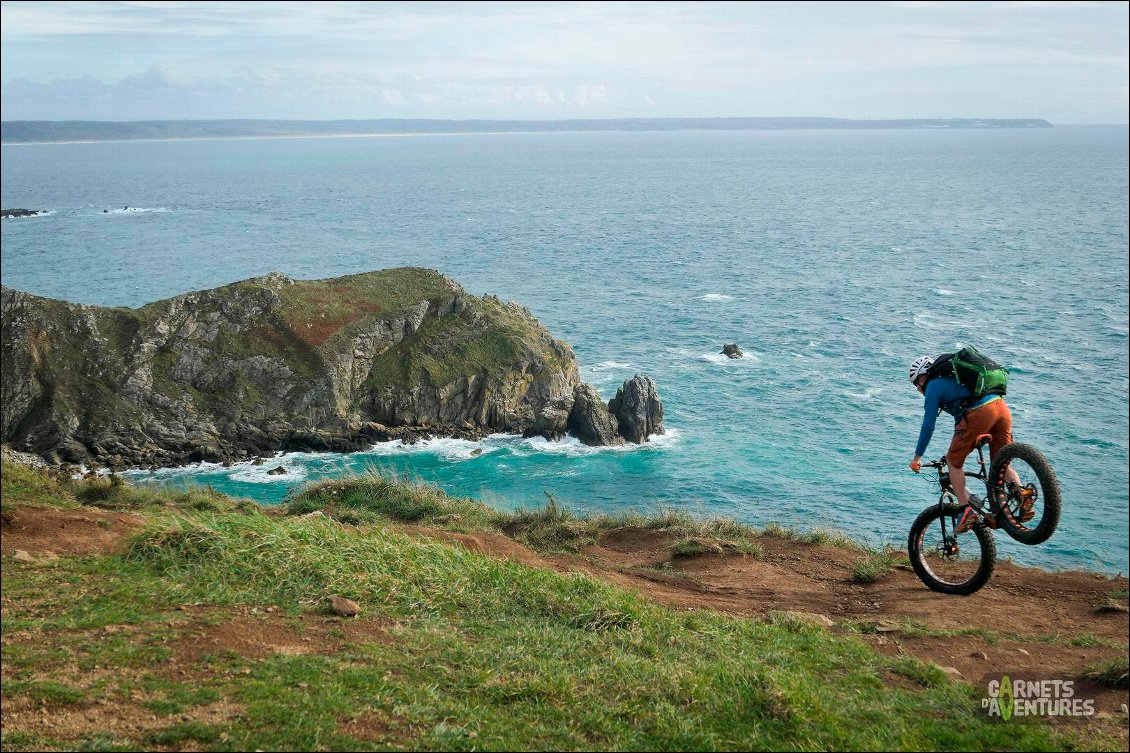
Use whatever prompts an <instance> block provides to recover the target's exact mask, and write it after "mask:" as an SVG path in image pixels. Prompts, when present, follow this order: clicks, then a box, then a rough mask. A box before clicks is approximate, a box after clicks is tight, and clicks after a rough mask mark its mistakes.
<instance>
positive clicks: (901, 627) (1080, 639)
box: [841, 618, 1126, 649]
mask: <svg viewBox="0 0 1130 753" xmlns="http://www.w3.org/2000/svg"><path fill="white" fill-rule="evenodd" d="M841 625H842V627H844V628H845V629H847V630H850V631H852V632H856V633H861V634H874V633H878V632H881V631H880V630H879V624H878V623H876V622H874V621H871V620H846V621H844V622H843V623H841ZM893 626H894V628H895V632H898V633H899V634H901V635H905V636H906V637H908V638H959V637H974V638H980V639H981V640H983V641H985V642H986V643H988V644H989V645H990V646H996V645H998V644H999V643H1001V642H1002V641H1024V642H1029V643H1046V644H1049V645H1055V646H1074V647H1077V648H1094V647H1099V646H1102V647H1105V648H1116V649H1125V648H1126V644H1125V643H1119V642H1117V641H1113V640H1110V639H1108V638H1102V637H1099V636H1097V635H1092V634H1090V633H1079V634H1075V635H1061V634H1058V633H1047V634H1043V635H1023V636H1022V635H1019V634H1017V633H1007V632H1001V631H997V630H988V629H986V628H956V629H939V628H931V627H928V626H927V625H925V624H923V623H922V622H919V621H918V620H914V619H910V618H905V619H902V620H899V621H897V622H895V623H894V624H893Z"/></svg>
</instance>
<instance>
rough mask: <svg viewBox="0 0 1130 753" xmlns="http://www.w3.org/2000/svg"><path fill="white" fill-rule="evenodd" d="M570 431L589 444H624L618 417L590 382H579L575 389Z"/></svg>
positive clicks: (570, 415)
mask: <svg viewBox="0 0 1130 753" xmlns="http://www.w3.org/2000/svg"><path fill="white" fill-rule="evenodd" d="M569 433H570V434H572V435H573V436H575V437H576V438H577V439H579V440H581V441H582V442H584V443H585V444H587V445H592V446H604V445H618V444H624V439H623V437H621V436H620V433H619V426H618V424H617V422H616V417H615V416H613V415H612V414H611V413H609V411H608V407H607V406H606V405H605V404H604V401H603V400H601V399H600V394H599V393H598V392H597V391H596V388H595V387H593V386H592V385H589V384H579V385H577V387H576V388H575V389H574V390H573V409H572V411H570V413H569Z"/></svg>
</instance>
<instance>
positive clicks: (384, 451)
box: [365, 434, 508, 462]
mask: <svg viewBox="0 0 1130 753" xmlns="http://www.w3.org/2000/svg"><path fill="white" fill-rule="evenodd" d="M503 436H508V435H505V434H492V435H491V436H490V437H487V438H486V439H483V440H482V441H479V442H474V441H471V440H469V439H456V438H453V437H438V438H433V439H421V440H420V441H418V442H416V443H415V444H405V443H404V442H403V441H401V440H399V439H394V440H392V441H391V442H378V443H377V444H375V445H373V446H372V447H370V448H369V449H368V450H365V454H368V455H378V456H381V457H389V456H395V455H425V454H426V455H438V456H440V457H441V458H443V459H444V460H449V461H452V462H458V461H461V460H471V459H472V458H475V457H479V456H482V455H489V454H490V453H492V452H495V451H497V450H498V449H499V447H498V445H497V443H494V442H492V441H491V440H492V439H493V438H495V437H503ZM476 450H477V451H478V452H476Z"/></svg>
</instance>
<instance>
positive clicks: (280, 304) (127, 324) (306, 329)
mask: <svg viewBox="0 0 1130 753" xmlns="http://www.w3.org/2000/svg"><path fill="white" fill-rule="evenodd" d="M0 309H2V330H3V347H2V366H3V384H2V391H0V399H2V427H0V428H2V431H3V441H4V442H5V443H8V444H10V445H11V447H13V448H14V449H16V450H20V451H23V452H30V453H34V454H36V455H39V456H41V457H42V458H44V459H45V460H47V461H48V462H51V463H85V464H87V465H104V466H109V467H129V466H143V467H145V466H164V465H176V464H182V463H186V462H192V461H199V460H210V461H216V462H224V461H237V460H243V459H249V458H251V457H255V456H258V455H263V454H266V453H269V452H274V451H279V450H315V451H336V452H349V451H354V450H360V449H364V448H366V447H368V446H369V445H371V444H372V443H374V442H377V441H385V440H392V439H402V440H404V441H408V442H412V441H415V440H416V439H418V438H421V437H427V436H455V437H462V438H468V439H475V438H480V437H482V436H485V435H487V434H491V433H496V432H512V433H520V434H523V435H526V436H544V437H547V438H551V439H556V438H560V437H562V436H563V435H565V434H566V433H570V434H573V435H575V436H577V437H579V438H580V439H581V441H583V442H585V443H587V444H593V445H604V444H619V443H622V442H625V441H629V442H645V441H647V437H648V436H649V435H650V434H656V433H662V431H663V426H662V416H663V408H662V404H661V403H660V402H659V397H658V394H657V392H656V388H655V384H654V382H652V380H651V379H649V378H647V377H642V376H637V377H635V378H634V379H630V380H628V381H627V382H625V383H624V386H623V387H622V388H621V389H620V391H619V393H618V394H617V396H616V397H614V398H613V399H612V400H611V401H609V403H608V404H606V403H604V402H603V401H602V400H601V399H600V397H599V395H598V394H597V393H596V390H595V389H594V388H592V387H591V386H589V385H587V384H584V383H583V382H581V379H580V371H579V369H578V366H577V361H576V358H575V356H574V355H573V351H572V349H571V348H570V347H569V346H568V345H567V344H566V343H564V342H562V341H560V340H557V339H554V338H553V336H552V335H551V334H550V333H549V331H548V330H547V329H546V328H545V327H544V326H543V325H542V324H541V323H540V322H538V321H537V319H535V318H534V317H533V315H532V314H531V313H530V312H529V311H528V310H527V309H525V308H523V307H521V306H519V305H517V304H515V303H506V302H503V301H501V300H499V299H497V298H495V297H492V296H483V297H479V296H474V295H469V294H468V293H466V292H465V291H464V290H463V289H462V288H461V287H460V286H459V285H458V284H456V283H455V282H454V281H452V280H450V279H448V278H446V277H444V276H443V275H441V274H439V273H438V272H435V271H433V270H427V269H419V268H413V267H407V268H401V269H392V270H384V271H379V272H369V273H364V274H358V275H351V276H347V277H339V278H334V279H328V280H306V281H301V280H293V279H290V278H288V277H285V276H283V275H281V274H277V273H272V274H269V275H266V276H263V277H258V278H253V279H250V280H245V281H242V282H237V283H233V284H231V285H227V286H224V287H221V288H217V289H214V290H205V291H199V292H194V293H188V294H186V295H181V296H176V297H174V298H169V299H166V300H162V301H157V302H154V303H150V304H148V305H146V306H142V307H141V308H137V309H130V308H104V307H98V306H90V305H82V304H72V303H66V302H63V301H57V300H52V299H48V298H41V297H38V296H34V295H30V294H28V293H24V292H21V291H18V290H13V289H11V288H7V287H4V288H2V291H0Z"/></svg>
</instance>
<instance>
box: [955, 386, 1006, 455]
mask: <svg viewBox="0 0 1130 753" xmlns="http://www.w3.org/2000/svg"><path fill="white" fill-rule="evenodd" d="M982 434H989V435H991V436H992V439H991V440H989V457H992V456H994V455H996V454H997V453H998V452H999V451H1000V449H1001V448H1002V447H1004V446H1005V445H1006V444H1008V443H1009V442H1011V441H1012V414H1011V413H1010V412H1009V410H1008V406H1007V405H1005V402H1004V400H1002V399H998V400H993V401H992V402H990V403H985V404H984V405H982V406H980V407H978V408H974V409H973V410H970V411H967V412H966V413H965V415H964V416H962V417H961V420H960V421H958V422H957V427H956V428H955V429H954V430H953V439H952V440H950V448H949V451H947V452H946V462H947V463H949V465H950V467H951V468H960V467H961V466H962V465H964V464H965V458H966V457H968V456H969V453H971V452H973V448H974V447H976V446H977V437H979V436H981V435H982Z"/></svg>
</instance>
